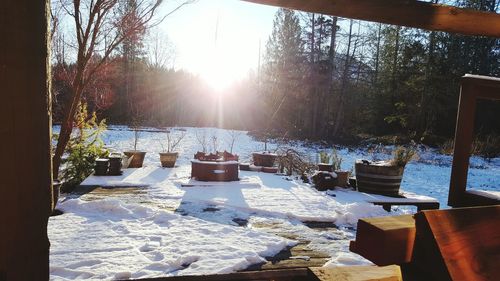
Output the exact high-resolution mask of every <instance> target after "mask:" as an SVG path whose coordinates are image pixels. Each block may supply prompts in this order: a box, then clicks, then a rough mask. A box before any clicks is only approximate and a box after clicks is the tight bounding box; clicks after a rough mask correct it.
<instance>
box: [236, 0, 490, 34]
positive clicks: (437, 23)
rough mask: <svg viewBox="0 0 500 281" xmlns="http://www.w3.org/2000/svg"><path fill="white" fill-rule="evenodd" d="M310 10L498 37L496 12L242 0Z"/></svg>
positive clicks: (365, 2)
mask: <svg viewBox="0 0 500 281" xmlns="http://www.w3.org/2000/svg"><path fill="white" fill-rule="evenodd" d="M244 1H248V2H253V3H259V4H265V5H272V6H278V7H283V8H289V9H295V10H301V11H305V12H311V13H319V14H326V15H333V16H339V17H345V18H352V19H359V20H366V21H374V22H381V23H387V24H395V25H402V26H408V27H416V28H422V29H427V30H435V31H446V32H454V33H461V34H467V35H484V36H490V37H500V15H499V14H497V13H491V12H482V11H477V10H471V9H463V8H458V7H454V6H449V5H440V4H431V3H429V2H422V1H415V0H307V1H306V0H244Z"/></svg>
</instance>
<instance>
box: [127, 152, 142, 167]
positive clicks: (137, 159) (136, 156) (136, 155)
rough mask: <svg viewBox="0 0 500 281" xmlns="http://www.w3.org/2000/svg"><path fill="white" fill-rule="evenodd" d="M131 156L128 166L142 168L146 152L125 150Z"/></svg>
mask: <svg viewBox="0 0 500 281" xmlns="http://www.w3.org/2000/svg"><path fill="white" fill-rule="evenodd" d="M123 153H124V154H125V155H127V157H128V158H129V164H128V168H141V167H142V163H144V157H145V156H146V152H144V151H125V152H123Z"/></svg>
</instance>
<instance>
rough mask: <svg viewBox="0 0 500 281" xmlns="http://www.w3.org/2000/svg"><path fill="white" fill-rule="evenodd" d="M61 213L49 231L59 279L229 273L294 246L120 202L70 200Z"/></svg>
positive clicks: (254, 233)
mask: <svg viewBox="0 0 500 281" xmlns="http://www.w3.org/2000/svg"><path fill="white" fill-rule="evenodd" d="M59 208H61V209H62V210H63V211H64V212H65V213H64V214H63V215H61V216H56V217H51V218H50V220H49V225H48V235H49V239H50V242H51V247H50V271H51V279H53V280H74V279H78V280H80V279H127V278H144V277H154V276H166V275H167V276H168V275H188V274H190V275H192V274H196V275H198V274H216V273H229V272H234V271H237V270H242V269H245V268H247V267H248V266H249V265H252V264H255V263H260V262H264V261H265V259H264V257H266V256H273V255H275V254H277V253H278V252H279V251H281V250H282V249H283V248H285V247H287V246H292V245H294V244H295V242H293V241H291V240H288V239H284V238H280V237H278V236H275V235H272V234H266V233H264V232H259V231H255V230H251V229H248V228H241V227H234V226H228V225H223V224H218V223H213V222H208V221H204V220H201V219H198V218H194V217H189V216H180V215H178V214H173V213H168V212H165V211H161V210H157V209H153V208H149V207H144V206H141V205H135V204H123V203H122V202H120V201H118V200H114V199H106V200H99V201H89V202H84V201H81V200H79V199H70V200H67V201H65V202H63V203H61V204H60V205H59Z"/></svg>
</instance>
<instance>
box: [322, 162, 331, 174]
mask: <svg viewBox="0 0 500 281" xmlns="http://www.w3.org/2000/svg"><path fill="white" fill-rule="evenodd" d="M318 171H323V172H333V165H332V164H325V163H319V164H318Z"/></svg>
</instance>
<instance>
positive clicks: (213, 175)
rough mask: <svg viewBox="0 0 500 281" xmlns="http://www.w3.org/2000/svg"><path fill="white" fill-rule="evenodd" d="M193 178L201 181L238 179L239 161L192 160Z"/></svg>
mask: <svg viewBox="0 0 500 281" xmlns="http://www.w3.org/2000/svg"><path fill="white" fill-rule="evenodd" d="M191 178H194V179H196V180H199V181H238V180H239V178H238V162H236V161H227V162H214V161H200V160H193V161H191Z"/></svg>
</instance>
